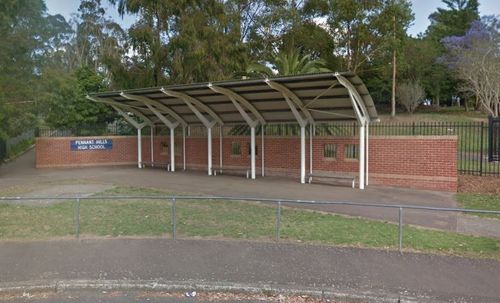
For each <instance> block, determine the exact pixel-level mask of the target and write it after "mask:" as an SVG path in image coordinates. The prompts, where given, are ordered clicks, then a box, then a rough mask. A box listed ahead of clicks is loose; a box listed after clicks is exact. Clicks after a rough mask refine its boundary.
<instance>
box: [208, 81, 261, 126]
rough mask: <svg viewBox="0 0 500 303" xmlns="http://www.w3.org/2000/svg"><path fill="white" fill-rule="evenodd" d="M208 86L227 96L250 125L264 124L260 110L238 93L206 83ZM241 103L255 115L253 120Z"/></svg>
mask: <svg viewBox="0 0 500 303" xmlns="http://www.w3.org/2000/svg"><path fill="white" fill-rule="evenodd" d="M208 87H209V88H210V89H211V90H213V91H214V92H216V93H219V94H222V95H225V96H226V97H228V98H229V100H231V102H232V103H233V105H234V106H235V107H236V109H237V110H238V112H239V113H240V114H241V116H242V117H243V119H244V120H245V121H246V122H247V124H248V125H249V126H250V127H255V126H257V124H258V123H259V122H260V124H262V125H265V124H266V120H265V119H264V117H262V115H261V114H260V112H259V111H258V110H257V109H256V108H255V107H254V106H253V105H252V104H250V102H248V100H246V99H245V98H243V97H242V96H240V95H238V94H237V93H235V92H233V91H232V90H230V89H227V88H222V87H218V86H214V85H212V84H208ZM242 105H243V106H244V107H245V108H246V109H248V110H249V111H250V112H251V113H252V114H253V115H254V116H255V118H256V120H253V119H252V118H251V117H250V116H249V115H248V113H247V112H246V111H245V110H244V109H243V108H242V107H241V106H242Z"/></svg>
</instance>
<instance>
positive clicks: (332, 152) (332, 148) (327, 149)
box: [323, 144, 337, 158]
mask: <svg viewBox="0 0 500 303" xmlns="http://www.w3.org/2000/svg"><path fill="white" fill-rule="evenodd" d="M323 156H324V157H325V158H337V146H336V145H335V144H325V145H324V146H323Z"/></svg>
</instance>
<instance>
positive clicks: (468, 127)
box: [37, 119, 500, 177]
mask: <svg viewBox="0 0 500 303" xmlns="http://www.w3.org/2000/svg"><path fill="white" fill-rule="evenodd" d="M161 129H162V128H158V127H157V129H156V130H155V133H156V134H162V133H163V132H162V131H161ZM310 130H311V129H310V128H309V127H308V128H306V132H307V133H308V134H309V132H310ZM149 131H150V128H148V127H146V128H144V129H143V134H149ZM260 131H261V129H260V128H257V134H260ZM264 131H265V135H266V136H284V137H298V136H299V135H300V128H299V126H298V125H297V124H269V125H266V126H265V128H264ZM313 131H314V135H315V136H333V137H355V136H357V135H358V134H359V127H358V125H357V124H356V123H355V122H344V123H319V124H317V125H315V127H314V130H313ZM369 132H370V136H457V137H458V148H457V154H456V155H449V157H454V156H455V157H457V160H458V172H459V173H460V174H467V175H478V176H496V177H500V161H499V160H500V119H490V122H489V123H488V122H410V123H408V122H402V123H396V122H383V123H373V124H370V126H369ZM135 134H136V130H134V129H133V128H131V127H129V126H123V125H111V126H91V127H79V128H68V129H49V128H40V129H38V132H37V135H38V136H40V137H63V136H111V135H135ZM165 134H166V133H165ZM213 134H214V135H215V137H217V136H218V134H219V130H216V131H214V132H213ZM223 134H224V136H246V135H249V134H250V129H249V127H248V125H228V126H224V128H223ZM176 135H177V136H180V135H182V130H181V129H180V128H178V131H177V132H176ZM187 135H188V137H189V136H206V129H205V128H204V127H202V126H199V127H198V126H192V127H191V128H190V131H188V132H187Z"/></svg>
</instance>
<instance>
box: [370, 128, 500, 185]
mask: <svg viewBox="0 0 500 303" xmlns="http://www.w3.org/2000/svg"><path fill="white" fill-rule="evenodd" d="M499 125H500V124H499ZM497 127H498V128H500V126H497ZM492 129H493V127H492V126H491V124H489V123H488V122H419V123H380V124H373V125H372V126H370V135H371V136H457V137H458V150H457V155H456V156H457V160H458V172H459V173H460V174H465V175H476V176H496V177H500V162H499V161H498V159H497V161H491V160H495V159H494V158H492V157H489V156H488V151H489V150H491V147H492V145H495V144H497V145H498V142H499V140H500V131H499V130H497V137H496V140H497V141H495V137H494V136H493V137H492V136H491V135H490V134H491V133H492ZM492 138H493V140H492ZM495 142H496V143H495ZM497 147H498V146H497ZM451 156H453V155H450V157H451Z"/></svg>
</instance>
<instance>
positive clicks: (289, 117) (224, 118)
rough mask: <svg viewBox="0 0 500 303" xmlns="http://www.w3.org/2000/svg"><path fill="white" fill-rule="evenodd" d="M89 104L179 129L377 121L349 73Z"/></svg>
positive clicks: (123, 96)
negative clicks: (99, 104)
mask: <svg viewBox="0 0 500 303" xmlns="http://www.w3.org/2000/svg"><path fill="white" fill-rule="evenodd" d="M89 99H91V100H93V101H96V102H101V103H106V104H109V105H111V106H113V107H116V108H118V109H120V110H122V111H124V112H130V113H133V114H134V115H136V116H137V117H139V118H141V119H142V120H143V121H145V122H147V123H148V124H150V123H151V124H167V125H169V124H168V123H170V125H171V126H174V124H177V123H178V124H179V125H182V126H183V127H185V126H187V125H196V124H203V125H205V126H206V127H212V126H214V125H215V124H219V125H225V124H229V125H231V124H233V125H234V124H248V125H254V126H256V125H257V124H261V125H264V124H269V123H297V122H298V123H299V124H301V125H303V126H305V125H306V124H309V123H313V124H314V123H321V122H334V121H358V122H359V123H361V124H364V123H367V122H371V121H376V120H378V118H377V111H376V109H375V106H374V104H373V100H372V98H371V97H370V94H369V92H368V90H367V88H366V86H365V85H364V84H363V82H362V81H361V79H360V78H359V77H358V76H357V75H355V74H354V73H350V72H347V73H320V74H307V75H297V76H286V77H274V78H269V79H243V80H232V81H219V82H212V83H196V84H184V85H171V86H165V87H153V88H141V89H130V90H124V91H113V92H104V93H94V94H90V96H89ZM166 121H167V122H168V123H165V122H166Z"/></svg>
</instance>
